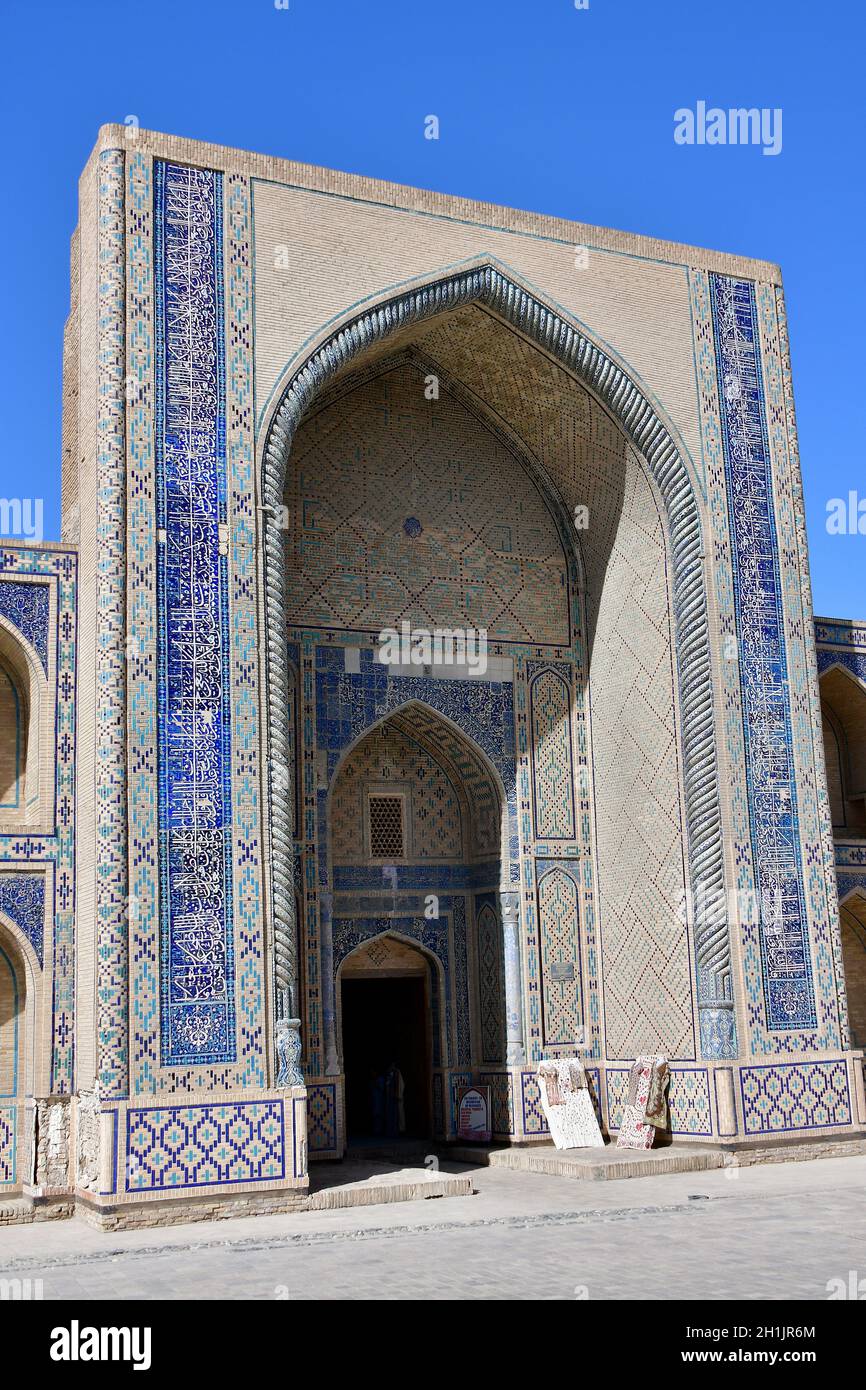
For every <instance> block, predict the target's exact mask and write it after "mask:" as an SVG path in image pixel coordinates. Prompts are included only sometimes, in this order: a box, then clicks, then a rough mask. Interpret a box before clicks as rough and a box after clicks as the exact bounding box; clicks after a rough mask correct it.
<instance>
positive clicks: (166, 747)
mask: <svg viewBox="0 0 866 1390" xmlns="http://www.w3.org/2000/svg"><path fill="white" fill-rule="evenodd" d="M155 199H156V207H157V209H158V215H157V218H156V239H155V241H156V246H155V261H156V293H157V312H156V322H157V421H158V423H157V434H156V443H157V455H156V468H157V519H158V520H157V524H158V526H159V528H160V529H159V538H158V555H159V564H158V614H159V624H158V636H159V648H158V671H159V676H158V702H159V735H160V750H159V751H160V764H159V770H160V786H159V796H160V830H159V846H160V883H161V899H162V903H161V908H162V949H161V970H162V1046H161V1055H162V1061H163V1064H164V1065H171V1064H173V1063H174V1064H183V1063H190V1062H195V1063H198V1064H202V1063H206V1062H226V1061H233V1060H234V1058H235V1056H236V1039H235V1023H234V954H233V953H234V942H233V922H232V919H233V902H232V852H231V851H232V836H231V822H232V809H231V711H230V694H231V681H230V679H229V675H228V673H229V670H230V659H229V651H230V648H229V632H228V621H229V605H228V593H227V582H228V581H227V557H226V549H227V540H226V537H227V510H226V453H225V380H224V376H225V368H224V362H223V289H222V273H223V272H222V178H221V175H219V174H216V173H214V172H212V171H209V170H200V169H188V168H184V167H181V166H177V165H172V164H162V163H159V164H157V166H156V189H155Z"/></svg>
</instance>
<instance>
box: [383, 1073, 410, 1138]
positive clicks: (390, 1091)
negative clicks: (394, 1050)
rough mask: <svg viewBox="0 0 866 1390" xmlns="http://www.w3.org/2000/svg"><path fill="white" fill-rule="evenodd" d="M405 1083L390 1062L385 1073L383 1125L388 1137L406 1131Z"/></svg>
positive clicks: (399, 1134)
mask: <svg viewBox="0 0 866 1390" xmlns="http://www.w3.org/2000/svg"><path fill="white" fill-rule="evenodd" d="M405 1091H406V1087H405V1083H404V1081H403V1073H402V1072H401V1071H400V1068H399V1067H398V1066H397V1063H396V1062H392V1063H391V1065H390V1066H389V1067H388V1070H387V1071H386V1073H385V1126H386V1132H387V1134H388V1138H389V1139H397V1138H399V1137H400V1136H401V1135H402V1134H405V1132H406V1107H405Z"/></svg>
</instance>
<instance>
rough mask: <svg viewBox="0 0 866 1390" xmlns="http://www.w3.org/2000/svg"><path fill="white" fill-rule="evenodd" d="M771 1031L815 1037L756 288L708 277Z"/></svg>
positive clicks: (737, 282)
mask: <svg viewBox="0 0 866 1390" xmlns="http://www.w3.org/2000/svg"><path fill="white" fill-rule="evenodd" d="M710 289H711V297H712V307H713V323H714V330H715V338H716V359H717V363H718V377H719V398H720V402H721V413H722V438H723V445H724V457H725V472H726V477H727V483H728V499H729V521H730V528H731V538H732V560H733V568H734V607H735V615H736V627H737V637H738V651H739V661H740V680H741V685H742V697H743V736H744V740H745V747H746V758H747V767H746V777H747V788H748V801H749V821H750V828H751V841H752V855H753V861H754V869H755V880H756V885H757V890H758V898H759V901H760V902H761V904H762V912H761V922H760V941H761V957H762V966H763V972H762V973H763V985H764V1005H765V1011H766V1019H767V1027H768V1028H769V1029H774V1030H775V1029H783V1030H789V1029H803V1028H814V1027H815V1026H816V1010H815V997H814V989H813V983H812V975H811V963H810V959H809V934H808V922H807V917H806V907H805V901H804V894H803V873H802V864H801V853H800V834H799V822H798V808H797V787H796V780H795V770H794V754H793V743H792V731H791V712H790V704H789V690H788V665H787V653H786V649H785V629H784V608H783V594H782V583H781V578H780V574H779V553H778V545H777V541H776V521H775V510H774V502H773V479H772V471H771V463H770V451H769V444H768V439H767V426H766V419H765V410H764V395H763V383H762V377H761V361H760V353H759V346H758V343H759V338H758V319H757V309H756V304H755V291H754V286H753V285H752V283H751V282H750V281H746V280H732V279H729V278H728V277H726V276H722V275H712V276H711V277H710Z"/></svg>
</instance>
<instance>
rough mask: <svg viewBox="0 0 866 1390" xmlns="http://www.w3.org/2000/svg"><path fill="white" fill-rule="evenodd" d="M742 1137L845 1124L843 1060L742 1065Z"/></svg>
mask: <svg viewBox="0 0 866 1390" xmlns="http://www.w3.org/2000/svg"><path fill="white" fill-rule="evenodd" d="M740 1082H741V1086H742V1095H743V1115H744V1119H745V1128H746V1133H747V1134H766V1133H773V1134H778V1133H781V1132H783V1131H785V1130H802V1129H820V1128H822V1127H823V1126H826V1125H850V1124H851V1122H852V1116H851V1096H850V1092H849V1089H848V1068H847V1065H846V1064H845V1062H844V1061H832V1062H801V1063H794V1062H792V1063H783V1062H780V1063H777V1064H776V1065H772V1064H768V1065H767V1066H751V1067H742V1068H741V1071H740Z"/></svg>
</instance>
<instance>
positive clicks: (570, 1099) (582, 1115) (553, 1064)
mask: <svg viewBox="0 0 866 1390" xmlns="http://www.w3.org/2000/svg"><path fill="white" fill-rule="evenodd" d="M536 1079H537V1081H538V1089H539V1091H540V1092H541V1108H542V1110H543V1111H544V1118H545V1119H546V1120H547V1126H548V1129H549V1130H550V1137H551V1139H552V1140H553V1142H554V1144H555V1145H556V1147H557V1148H558V1149H590V1148H604V1139H603V1138H602V1134H601V1130H600V1129H599V1127H598V1120H597V1119H596V1117H595V1108H594V1106H593V1103H592V1096H591V1095H590V1092H589V1087H588V1086H587V1084H586V1074H585V1072H584V1068H583V1063H582V1062H581V1061H579V1060H578V1059H577V1058H576V1057H554V1058H551V1059H550V1060H548V1061H542V1062H540V1063H539V1066H538V1072H537V1077H536Z"/></svg>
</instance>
